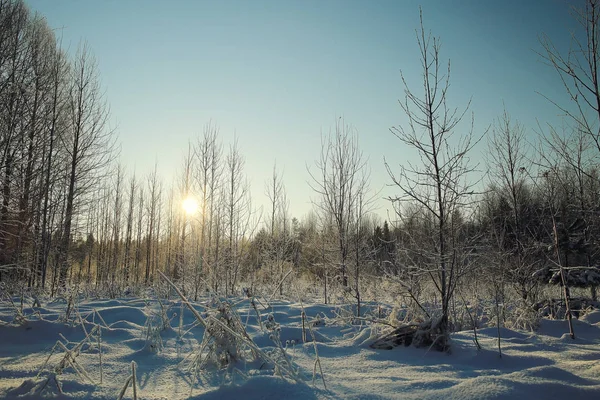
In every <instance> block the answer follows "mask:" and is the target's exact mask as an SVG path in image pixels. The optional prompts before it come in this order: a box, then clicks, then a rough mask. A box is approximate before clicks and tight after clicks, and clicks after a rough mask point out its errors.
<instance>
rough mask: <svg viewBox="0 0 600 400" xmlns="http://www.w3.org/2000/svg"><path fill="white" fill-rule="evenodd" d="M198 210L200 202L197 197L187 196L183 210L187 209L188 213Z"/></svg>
mask: <svg viewBox="0 0 600 400" xmlns="http://www.w3.org/2000/svg"><path fill="white" fill-rule="evenodd" d="M196 210H198V202H197V201H196V199H194V198H193V197H186V198H185V200H183V211H185V213H186V214H187V215H192V214H194V213H195V212H196Z"/></svg>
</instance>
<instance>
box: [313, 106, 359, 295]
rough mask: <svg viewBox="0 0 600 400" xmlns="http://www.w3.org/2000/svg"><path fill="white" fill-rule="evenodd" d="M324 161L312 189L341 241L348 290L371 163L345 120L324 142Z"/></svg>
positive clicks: (341, 271)
mask: <svg viewBox="0 0 600 400" xmlns="http://www.w3.org/2000/svg"><path fill="white" fill-rule="evenodd" d="M321 141H322V146H321V148H322V150H321V157H320V159H319V160H318V161H317V163H316V167H317V173H315V174H313V173H312V172H311V171H310V169H309V171H308V172H309V174H310V177H311V182H310V186H311V188H312V189H313V190H314V191H315V192H316V193H317V194H318V195H319V200H318V201H316V202H315V205H316V206H317V207H318V208H319V209H320V211H321V212H322V214H324V215H323V217H324V218H327V217H328V216H330V217H331V218H332V220H333V225H334V227H335V230H336V231H335V234H336V239H337V249H338V259H337V264H338V266H339V274H340V280H341V283H342V285H343V287H344V288H347V287H348V275H347V267H348V257H349V255H350V249H351V236H352V226H353V224H354V223H356V222H357V216H358V214H359V213H358V212H357V211H358V210H360V209H361V204H359V200H360V199H364V196H365V193H366V192H367V190H368V171H367V162H366V159H365V157H364V156H363V154H362V151H361V150H360V149H359V147H358V134H357V132H356V130H355V129H354V128H352V127H351V126H350V125H347V124H346V123H345V122H344V121H343V119H342V118H339V119H338V120H337V121H336V124H335V129H334V131H333V132H331V133H330V134H329V135H328V137H327V138H323V139H322V140H321Z"/></svg>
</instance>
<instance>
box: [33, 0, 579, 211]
mask: <svg viewBox="0 0 600 400" xmlns="http://www.w3.org/2000/svg"><path fill="white" fill-rule="evenodd" d="M26 3H27V4H28V5H29V6H30V7H31V9H32V10H34V11H39V12H40V13H41V14H42V15H44V16H45V17H46V18H47V20H48V23H49V25H50V26H51V27H53V28H61V27H64V29H62V32H63V46H64V47H67V48H69V51H70V52H75V50H76V48H77V45H78V43H79V42H80V41H81V40H84V41H87V43H88V44H89V46H90V48H91V49H92V51H93V53H94V54H95V56H96V58H97V61H98V66H99V72H100V76H101V80H102V84H103V87H104V88H105V91H106V99H107V101H108V103H109V105H110V108H111V121H113V125H114V126H116V128H117V133H118V135H119V141H120V143H121V160H122V163H123V164H124V165H125V166H126V167H127V169H128V170H129V171H130V172H132V171H133V170H134V168H135V170H136V172H137V175H138V176H140V175H144V174H147V173H149V172H150V171H151V170H152V168H153V166H154V162H155V160H156V161H157V162H158V166H159V173H160V175H161V177H162V179H163V182H164V183H165V184H170V183H171V182H173V181H174V180H175V177H176V176H177V174H178V173H179V171H180V170H181V165H182V159H183V155H184V154H185V153H186V151H187V143H188V141H189V140H195V138H196V137H198V136H199V135H201V133H202V129H203V126H204V125H205V124H206V123H207V122H209V121H211V120H212V121H213V122H214V123H215V124H217V125H218V126H219V128H220V132H221V138H222V141H223V143H224V144H225V145H227V144H228V143H230V142H232V139H233V137H234V134H235V135H236V136H237V137H238V140H239V145H240V147H241V151H242V154H243V155H244V157H245V160H246V173H247V175H248V177H249V181H250V183H251V186H252V193H253V197H254V203H255V204H256V205H260V204H265V203H266V202H267V198H266V196H265V195H264V185H265V181H266V180H267V179H268V178H269V176H270V174H271V171H272V168H273V163H274V162H275V161H276V162H277V165H278V167H279V168H281V169H282V170H283V171H284V178H285V184H286V190H287V193H288V198H289V200H290V210H291V212H292V214H293V215H294V216H298V217H302V216H303V215H304V214H305V213H306V212H308V210H309V209H310V207H311V205H310V198H311V197H314V195H313V194H312V193H310V188H309V186H308V184H307V181H308V179H309V175H308V173H307V171H306V166H307V165H309V166H312V165H314V162H315V160H316V159H317V158H318V157H319V152H320V135H321V132H325V133H326V132H328V131H329V129H330V127H332V126H333V125H334V123H335V120H336V118H337V117H339V116H343V117H344V118H345V120H346V122H347V123H350V124H352V125H353V126H354V127H355V128H356V129H357V130H358V132H359V135H360V144H361V148H362V150H363V152H364V154H365V156H367V157H368V158H369V165H370V168H371V176H372V182H371V183H372V185H371V186H372V188H373V189H374V190H375V189H382V188H383V187H384V186H385V185H386V184H389V183H390V179H389V177H388V176H387V173H386V171H385V167H384V164H383V158H384V156H385V157H386V159H387V160H388V161H389V162H390V164H392V165H397V164H401V163H403V162H405V161H406V160H414V157H415V154H414V151H412V150H410V149H407V148H405V147H404V146H403V145H402V144H401V143H400V142H399V141H398V140H397V139H396V138H395V137H394V136H393V135H392V134H391V133H390V132H389V128H390V127H391V126H395V125H402V124H404V123H405V122H406V117H405V116H404V115H403V113H402V110H401V109H400V107H399V105H398V99H400V98H403V96H404V95H403V90H404V89H403V86H402V82H401V79H400V70H402V71H403V72H404V74H405V76H406V78H407V79H408V83H409V85H410V86H411V87H412V88H414V89H415V90H417V91H418V90H419V89H420V88H421V86H420V81H419V74H420V62H419V58H418V54H419V53H418V48H417V44H416V40H415V29H416V28H418V26H419V20H418V16H419V5H420V4H421V5H422V7H423V13H424V20H425V26H426V29H430V30H431V31H432V33H433V34H434V35H435V36H439V37H441V40H442V43H443V45H442V53H441V57H442V59H444V60H447V59H450V60H451V63H452V77H451V85H452V86H451V92H450V99H451V101H452V103H451V105H452V106H456V107H463V106H465V105H466V104H467V102H468V100H469V99H470V98H472V106H471V110H472V111H473V112H474V114H475V133H476V134H481V133H482V132H483V131H484V130H485V128H486V127H487V126H488V125H490V124H491V123H492V122H493V120H494V118H496V117H497V116H499V115H500V114H501V113H502V109H503V102H504V104H506V108H507V110H508V111H509V113H511V115H512V117H513V118H515V119H518V120H520V121H521V122H522V123H523V124H524V125H525V127H526V128H527V132H528V134H529V135H530V136H531V137H532V140H533V135H534V133H533V130H534V129H536V124H537V123H536V121H537V120H539V121H540V122H541V123H542V124H544V123H546V122H551V123H556V122H557V121H558V117H557V114H558V111H557V110H556V108H554V106H552V105H551V104H549V103H548V101H547V100H545V99H544V98H543V97H542V96H541V95H540V94H538V93H537V92H541V93H543V94H544V95H547V96H549V97H551V98H553V99H556V100H558V101H560V102H565V101H566V98H565V95H564V93H563V90H562V87H561V85H560V81H559V80H558V79H557V76H556V74H555V72H554V71H553V70H552V69H551V68H550V67H547V66H545V65H544V64H543V63H542V62H541V61H540V59H539V56H538V55H537V54H536V53H535V51H536V50H537V51H539V50H541V46H540V45H539V41H538V36H539V35H540V34H542V33H546V34H548V35H549V36H550V38H551V39H553V41H554V42H555V43H556V44H557V45H558V46H559V48H562V49H565V48H567V46H568V43H569V34H570V33H569V32H570V31H571V30H572V28H573V26H574V22H573V21H572V19H571V18H570V16H569V14H568V10H569V4H568V3H567V2H566V1H563V0H528V1H519V0H506V1H479V0H462V1H449V0H436V1H421V2H420V3H419V2H417V1H409V0H403V1H400V0H396V1H384V0H375V1H366V0H364V1H334V0H321V1H316V0H307V1H299V0H298V1H283V0H282V1H241V0H240V1H232V0H227V1H218V2H217V1H211V2H208V1H192V0H190V1H155V0H146V1H142V0H105V1H74V0H68V1H67V0H54V1H50V0H26ZM58 32H60V31H58ZM480 147H481V148H483V147H485V146H480ZM473 159H474V160H475V161H477V160H480V159H482V155H481V154H473ZM313 168H314V167H313ZM393 193H394V190H393V189H391V188H386V189H384V190H383V192H382V193H381V194H380V197H382V196H385V195H390V194H393ZM376 206H377V207H378V212H379V214H381V215H385V214H386V209H389V208H390V207H389V204H388V203H387V202H385V201H383V200H381V201H377V202H376Z"/></svg>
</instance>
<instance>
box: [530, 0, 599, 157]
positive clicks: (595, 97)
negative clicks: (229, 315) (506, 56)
mask: <svg viewBox="0 0 600 400" xmlns="http://www.w3.org/2000/svg"><path fill="white" fill-rule="evenodd" d="M572 15H573V17H574V18H575V20H576V21H577V22H578V23H579V25H580V26H581V28H582V32H575V33H573V34H572V35H571V47H570V49H569V51H568V52H567V53H566V54H561V52H560V51H559V50H558V49H557V48H556V46H555V45H554V44H553V43H552V41H551V40H550V38H549V36H548V35H546V34H543V35H541V37H540V43H541V45H542V47H543V51H542V52H541V53H539V54H540V56H541V57H542V59H543V60H544V61H545V62H546V63H547V64H549V65H550V66H551V67H553V68H554V69H555V70H556V72H557V73H558V75H559V77H560V79H561V82H562V84H563V86H564V88H565V91H566V93H567V95H568V96H569V99H570V101H571V107H569V106H568V105H565V104H560V103H559V102H557V101H555V100H552V99H550V98H548V97H547V96H545V97H546V98H547V99H548V100H549V101H550V102H551V103H552V104H554V105H555V106H556V107H557V108H558V109H559V110H561V111H562V112H563V113H564V114H565V115H566V116H568V117H569V118H570V119H571V121H572V122H573V123H574V124H575V125H574V126H573V128H574V129H575V130H580V131H582V132H585V133H586V134H587V135H589V136H590V138H591V139H592V140H593V142H594V143H595V145H596V148H597V149H598V151H600V131H599V130H598V124H599V123H600V74H599V73H600V71H599V65H598V63H599V60H600V54H599V48H598V46H599V45H600V26H599V21H600V1H598V0H585V7H583V8H581V9H580V8H577V7H572Z"/></svg>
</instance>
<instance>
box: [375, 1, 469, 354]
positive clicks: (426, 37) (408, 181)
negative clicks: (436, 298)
mask: <svg viewBox="0 0 600 400" xmlns="http://www.w3.org/2000/svg"><path fill="white" fill-rule="evenodd" d="M416 37H417V44H418V47H419V51H420V57H421V67H422V69H423V73H422V78H423V82H422V84H423V89H424V93H423V94H422V97H419V95H417V94H416V93H415V92H413V91H412V90H411V89H410V88H409V86H408V83H407V82H406V80H405V78H404V75H402V81H403V83H404V86H405V91H404V93H405V99H404V101H401V102H400V106H401V107H402V110H403V111H404V113H405V114H406V116H407V117H408V124H407V126H404V127H403V126H399V127H394V128H392V129H391V132H392V133H393V134H394V135H395V136H396V137H397V138H398V139H399V140H400V141H401V142H402V143H403V144H405V145H407V146H408V147H409V148H412V149H414V150H416V151H417V152H418V155H419V157H420V159H421V160H422V162H423V165H421V166H417V165H413V164H410V163H409V164H408V165H407V166H401V167H400V172H399V173H394V172H393V171H392V168H391V166H390V165H389V164H388V163H387V161H386V164H385V165H386V168H387V171H388V174H389V176H390V178H391V179H392V181H393V183H394V185H395V186H396V187H397V188H398V189H399V190H400V194H399V195H398V196H395V197H391V198H390V200H391V201H392V203H393V205H394V207H395V210H396V212H397V213H398V216H399V217H400V218H401V217H402V213H403V204H405V203H407V202H408V203H417V204H418V205H419V206H420V207H422V209H423V210H424V211H425V213H424V215H423V217H424V218H425V219H426V220H427V221H429V222H430V223H431V228H432V232H431V235H430V240H429V242H428V243H423V247H422V256H423V261H424V264H423V265H420V266H419V267H420V269H421V271H422V272H424V273H425V274H427V275H428V276H429V277H430V278H431V281H432V283H433V285H434V286H435V288H436V290H437V292H438V294H439V295H440V298H441V303H442V304H441V315H440V318H439V320H436V321H435V324H433V323H432V332H433V331H436V332H437V333H438V335H437V336H436V337H435V338H434V339H433V340H434V343H435V345H436V347H437V348H438V349H442V350H447V349H449V330H450V325H449V321H448V316H449V307H450V301H451V299H452V295H453V293H454V290H455V288H456V285H457V283H458V281H459V278H460V276H461V274H462V273H463V268H464V265H461V264H460V263H459V262H458V260H459V258H458V257H456V251H457V250H458V249H457V247H455V246H456V239H457V236H456V235H457V234H458V231H457V228H456V226H453V225H454V224H455V222H458V221H456V220H455V218H454V217H455V216H457V215H458V214H459V211H460V208H461V207H463V206H466V205H467V203H468V202H469V199H470V195H471V194H472V186H473V184H472V183H469V182H468V181H467V175H468V174H469V173H470V172H471V171H472V170H473V168H472V167H471V166H470V165H469V164H468V161H469V160H468V158H467V153H468V152H469V150H471V149H472V147H473V145H474V142H473V140H472V125H471V130H470V131H469V133H467V134H465V135H462V136H458V137H457V136H456V135H455V129H456V128H457V126H458V125H459V123H460V122H461V120H462V119H463V117H464V115H465V113H466V112H467V110H468V108H469V106H467V107H466V108H465V110H464V111H462V112H459V111H458V110H457V109H451V108H449V107H448V104H447V100H448V90H449V88H450V62H448V64H447V69H445V68H444V66H443V64H442V62H441V60H440V53H439V52H440V47H441V44H440V40H439V38H436V37H432V35H431V33H428V32H426V31H425V28H424V26H423V14H422V11H421V12H420V29H419V30H418V31H417V35H416Z"/></svg>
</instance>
